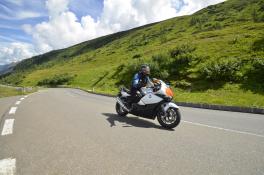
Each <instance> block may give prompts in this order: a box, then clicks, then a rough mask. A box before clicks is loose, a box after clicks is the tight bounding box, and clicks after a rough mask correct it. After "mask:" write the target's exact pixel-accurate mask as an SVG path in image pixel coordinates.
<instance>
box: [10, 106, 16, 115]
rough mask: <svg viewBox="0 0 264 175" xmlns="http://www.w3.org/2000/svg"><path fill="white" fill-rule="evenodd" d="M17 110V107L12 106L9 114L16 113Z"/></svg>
mask: <svg viewBox="0 0 264 175" xmlns="http://www.w3.org/2000/svg"><path fill="white" fill-rule="evenodd" d="M16 110H17V107H12V108H11V109H10V111H9V114H15V113H16Z"/></svg>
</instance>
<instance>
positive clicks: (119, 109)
mask: <svg viewBox="0 0 264 175" xmlns="http://www.w3.org/2000/svg"><path fill="white" fill-rule="evenodd" d="M115 108H116V113H117V114H118V115H119V116H121V117H125V116H126V115H127V114H128V112H127V111H124V110H123V109H122V107H121V106H120V104H119V103H117V102H116V106H115Z"/></svg>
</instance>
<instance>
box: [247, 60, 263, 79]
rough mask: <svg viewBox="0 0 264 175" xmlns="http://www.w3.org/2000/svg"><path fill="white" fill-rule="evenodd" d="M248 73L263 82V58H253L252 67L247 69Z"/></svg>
mask: <svg viewBox="0 0 264 175" xmlns="http://www.w3.org/2000/svg"><path fill="white" fill-rule="evenodd" d="M248 74H250V75H251V76H252V78H254V79H256V80H258V81H259V82H260V83H264V59H261V58H254V59H253V61H252V68H251V69H250V70H249V72H248Z"/></svg>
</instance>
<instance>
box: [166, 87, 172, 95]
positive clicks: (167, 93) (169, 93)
mask: <svg viewBox="0 0 264 175" xmlns="http://www.w3.org/2000/svg"><path fill="white" fill-rule="evenodd" d="M166 95H167V96H168V97H173V91H172V89H171V88H166Z"/></svg>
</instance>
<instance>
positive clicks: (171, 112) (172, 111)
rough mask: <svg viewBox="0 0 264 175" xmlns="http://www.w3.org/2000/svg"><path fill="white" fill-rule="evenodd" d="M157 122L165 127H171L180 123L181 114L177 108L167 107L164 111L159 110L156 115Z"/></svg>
mask: <svg viewBox="0 0 264 175" xmlns="http://www.w3.org/2000/svg"><path fill="white" fill-rule="evenodd" d="M157 119H158V122H159V124H160V125H161V126H162V127H164V128H166V129H172V128H175V127H176V126H178V125H179V124H180V121H181V114H180V111H179V109H177V108H169V109H168V110H167V112H166V113H164V112H163V111H160V112H159V113H158V115H157Z"/></svg>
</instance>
